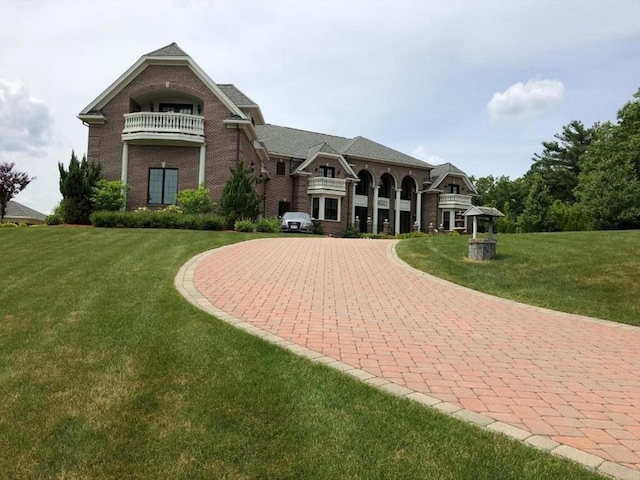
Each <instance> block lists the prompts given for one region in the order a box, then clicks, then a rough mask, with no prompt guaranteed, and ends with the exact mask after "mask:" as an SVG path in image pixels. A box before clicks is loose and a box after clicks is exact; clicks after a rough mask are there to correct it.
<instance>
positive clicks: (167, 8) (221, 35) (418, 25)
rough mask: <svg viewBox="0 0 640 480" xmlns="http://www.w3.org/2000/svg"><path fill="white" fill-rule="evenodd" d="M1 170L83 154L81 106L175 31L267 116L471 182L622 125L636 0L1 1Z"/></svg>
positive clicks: (49, 177) (48, 172)
mask: <svg viewBox="0 0 640 480" xmlns="http://www.w3.org/2000/svg"><path fill="white" fill-rule="evenodd" d="M0 25H2V28H1V29H0V163H4V162H14V163H15V164H16V166H15V169H16V170H19V171H25V172H27V173H28V174H29V175H31V176H35V177H36V179H35V180H33V181H32V183H31V184H30V185H29V186H28V187H27V188H26V189H25V190H24V191H23V192H21V193H20V194H19V195H18V196H17V197H16V198H15V200H16V201H19V202H20V203H23V204H25V205H27V206H29V207H31V208H34V209H36V210H38V211H40V212H42V213H50V212H51V211H52V210H53V208H54V207H55V206H56V205H57V204H58V202H59V200H60V193H59V190H58V179H59V174H58V163H59V162H62V163H64V164H65V165H68V163H69V159H70V157H71V151H72V150H75V152H76V153H77V154H78V155H79V156H82V155H83V154H85V152H86V149H87V127H85V126H84V125H83V124H82V122H81V121H80V120H78V119H77V118H76V115H77V114H78V113H79V112H80V111H81V110H82V109H83V108H84V107H85V106H86V105H88V104H89V103H91V102H92V101H93V100H94V99H95V98H96V97H97V96H98V95H99V94H100V93H102V92H103V91H104V90H105V89H106V88H107V87H108V86H109V85H111V83H112V82H113V81H114V80H115V79H117V78H118V77H119V76H120V75H121V74H122V73H124V72H125V71H126V70H127V69H128V68H129V67H130V66H131V65H133V64H134V63H135V62H136V61H137V60H138V59H139V58H140V57H141V56H142V55H144V54H146V53H148V52H151V51H153V50H156V49H158V48H160V47H163V46H165V45H168V44H170V43H172V42H176V43H177V44H178V45H179V46H180V47H181V48H182V49H183V50H184V51H186V52H187V53H188V54H189V55H190V56H191V57H192V58H193V60H194V61H195V62H196V63H197V64H198V65H200V67H201V68H202V69H203V70H204V71H205V72H207V74H208V75H209V76H210V77H211V78H212V79H213V80H214V81H215V82H217V83H233V84H235V85H236V86H237V87H238V88H239V89H240V90H242V91H243V92H244V93H245V94H246V95H247V96H248V97H249V98H251V99H252V100H254V101H255V102H256V103H258V104H259V105H260V107H261V110H262V113H263V115H264V117H265V120H266V122H267V123H270V124H274V125H282V126H287V127H293V128H299V129H303V130H311V131H315V132H322V133H327V134H332V135H339V136H343V137H348V138H352V137H355V136H358V135H361V136H363V137H367V138H369V139H371V140H374V141H376V142H378V143H381V144H383V145H386V146H388V147H391V148H394V149H396V150H399V151H401V152H403V153H406V154H409V155H413V156H414V157H416V158H419V159H421V160H424V161H426V162H428V163H430V164H433V165H436V164H440V163H444V162H450V163H452V164H454V165H455V166H457V167H458V168H460V169H462V170H463V171H465V172H466V173H467V174H468V175H474V176H475V177H483V176H487V175H493V176H496V177H497V176H502V175H506V176H509V177H510V178H512V179H514V178H517V177H520V176H522V175H523V174H524V173H526V171H527V170H528V169H529V167H530V166H531V159H532V157H533V155H534V154H535V153H539V152H541V151H542V145H541V143H542V142H543V141H550V140H553V136H554V135H555V134H556V133H558V132H560V131H561V129H562V126H563V125H566V124H568V123H569V122H571V121H572V120H580V121H582V122H583V123H584V124H585V125H587V126H590V125H592V124H593V123H594V122H598V121H599V122H604V121H607V120H611V121H615V119H616V113H617V111H618V110H619V109H620V108H621V107H622V106H623V105H624V104H625V103H626V102H628V101H630V100H631V99H632V97H633V94H634V93H635V92H636V91H637V90H638V88H640V0H629V1H622V0H608V1H604V0H590V1H581V0H572V1H565V0H556V1H544V0H534V1H497V0H496V1H399V0H397V1H393V2H391V1H323V2H314V1H296V2H291V1H277V2H274V1H250V2H247V1H241V0H234V1H231V2H227V1H206V0H190V1H168V0H166V1H162V0H160V1H158V0H128V1H124V2H123V1H119V0H111V1H106V2H104V1H98V0H96V1H91V0H85V1H70V2H59V1H55V0H49V1H43V2H33V1H25V0H20V1H12V0H0Z"/></svg>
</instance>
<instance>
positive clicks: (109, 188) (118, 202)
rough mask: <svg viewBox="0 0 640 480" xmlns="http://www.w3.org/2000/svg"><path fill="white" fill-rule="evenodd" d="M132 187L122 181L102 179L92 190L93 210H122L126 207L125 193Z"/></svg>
mask: <svg viewBox="0 0 640 480" xmlns="http://www.w3.org/2000/svg"><path fill="white" fill-rule="evenodd" d="M129 188H130V186H129V185H125V184H123V183H122V182H121V181H120V180H112V181H109V180H105V179H104V178H101V179H100V180H98V182H97V183H96V186H95V187H93V188H92V193H91V198H90V200H91V207H92V208H93V210H109V211H116V210H120V209H121V208H123V207H124V205H125V196H124V195H125V193H126V192H127V191H128V190H129Z"/></svg>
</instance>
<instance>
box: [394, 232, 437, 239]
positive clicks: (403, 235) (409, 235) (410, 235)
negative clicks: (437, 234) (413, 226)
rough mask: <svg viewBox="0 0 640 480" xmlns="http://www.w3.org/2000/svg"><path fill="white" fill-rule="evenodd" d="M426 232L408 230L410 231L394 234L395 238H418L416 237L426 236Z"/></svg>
mask: <svg viewBox="0 0 640 480" xmlns="http://www.w3.org/2000/svg"><path fill="white" fill-rule="evenodd" d="M428 236H429V234H428V233H424V232H410V233H401V234H399V235H396V238H400V239H405V238H418V237H428Z"/></svg>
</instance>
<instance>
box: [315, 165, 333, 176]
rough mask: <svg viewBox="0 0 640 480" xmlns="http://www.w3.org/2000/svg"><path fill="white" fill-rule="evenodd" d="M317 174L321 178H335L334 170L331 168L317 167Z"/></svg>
mask: <svg viewBox="0 0 640 480" xmlns="http://www.w3.org/2000/svg"><path fill="white" fill-rule="evenodd" d="M318 173H319V174H320V176H321V177H327V178H334V177H335V176H336V169H335V168H333V167H322V166H321V167H319V168H318Z"/></svg>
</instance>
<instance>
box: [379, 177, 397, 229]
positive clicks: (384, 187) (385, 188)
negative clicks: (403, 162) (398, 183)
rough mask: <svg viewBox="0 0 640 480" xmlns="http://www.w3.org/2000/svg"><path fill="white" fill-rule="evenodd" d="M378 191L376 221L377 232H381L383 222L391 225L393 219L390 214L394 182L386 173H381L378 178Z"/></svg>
mask: <svg viewBox="0 0 640 480" xmlns="http://www.w3.org/2000/svg"><path fill="white" fill-rule="evenodd" d="M378 185H379V186H380V189H379V190H378V219H377V230H376V231H377V232H382V230H383V225H384V221H385V220H389V222H391V225H393V219H392V218H391V216H390V213H391V198H392V196H393V194H392V192H393V191H394V189H395V181H394V179H393V177H392V176H391V175H389V174H388V173H383V174H382V176H381V177H380V182H379V184H378Z"/></svg>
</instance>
